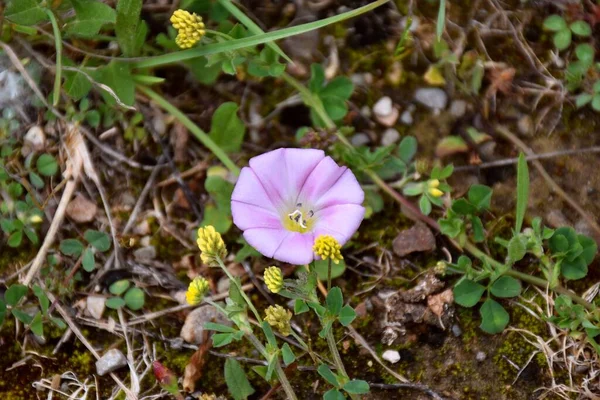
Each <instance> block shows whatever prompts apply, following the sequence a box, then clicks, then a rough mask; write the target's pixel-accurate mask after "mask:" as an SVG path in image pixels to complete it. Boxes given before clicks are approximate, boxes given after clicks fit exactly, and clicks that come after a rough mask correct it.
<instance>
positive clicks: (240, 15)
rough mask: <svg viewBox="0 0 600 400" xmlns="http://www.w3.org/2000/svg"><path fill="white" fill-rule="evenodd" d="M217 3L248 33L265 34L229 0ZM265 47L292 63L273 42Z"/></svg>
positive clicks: (220, 0)
mask: <svg viewBox="0 0 600 400" xmlns="http://www.w3.org/2000/svg"><path fill="white" fill-rule="evenodd" d="M219 3H220V4H221V5H222V6H223V7H225V9H226V10H227V11H229V12H230V13H231V15H233V16H234V17H235V18H237V20H238V21H240V22H241V23H242V25H244V26H245V27H246V28H248V30H249V31H250V32H252V33H253V34H255V35H262V34H264V33H265V32H264V31H263V30H262V29H261V28H260V26H258V25H257V24H256V23H255V22H254V21H252V19H251V18H250V17H248V16H247V15H246V14H244V12H243V11H242V10H240V9H239V8H238V7H237V6H236V5H235V4H233V3H232V2H231V0H219ZM267 46H269V47H270V48H271V49H272V50H273V51H274V52H275V53H277V54H279V55H280V56H281V57H283V58H284V59H285V60H286V61H287V62H289V63H290V64H293V63H294V62H293V61H292V59H291V58H289V57H288V56H287V54H285V53H284V52H283V50H281V48H280V47H279V46H277V45H276V44H275V43H274V42H268V43H267Z"/></svg>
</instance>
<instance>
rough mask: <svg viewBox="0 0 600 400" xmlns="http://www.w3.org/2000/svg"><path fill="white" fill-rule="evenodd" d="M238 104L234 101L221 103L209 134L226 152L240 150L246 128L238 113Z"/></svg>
mask: <svg viewBox="0 0 600 400" xmlns="http://www.w3.org/2000/svg"><path fill="white" fill-rule="evenodd" d="M237 112H238V105H237V104H235V103H233V102H227V103H223V104H221V106H219V108H217V110H216V111H215V113H214V114H213V118H212V124H211V129H210V133H209V136H210V138H211V139H212V140H213V141H214V142H215V143H216V144H217V145H219V147H221V148H222V149H223V150H224V151H225V152H228V153H234V152H237V151H240V149H241V146H242V142H243V140H244V134H245V133H246V128H245V126H244V124H243V123H242V121H241V120H240V119H239V117H238V115H237Z"/></svg>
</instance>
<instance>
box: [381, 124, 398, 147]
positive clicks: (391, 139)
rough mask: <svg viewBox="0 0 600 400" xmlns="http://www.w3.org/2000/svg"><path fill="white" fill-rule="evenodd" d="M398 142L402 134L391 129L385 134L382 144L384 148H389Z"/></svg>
mask: <svg viewBox="0 0 600 400" xmlns="http://www.w3.org/2000/svg"><path fill="white" fill-rule="evenodd" d="M398 140H400V133H399V132H398V131H397V130H395V129H392V128H390V129H386V131H385V132H383V137H382V138H381V144H382V145H383V146H389V145H392V144H394V143H396V142H397V141H398Z"/></svg>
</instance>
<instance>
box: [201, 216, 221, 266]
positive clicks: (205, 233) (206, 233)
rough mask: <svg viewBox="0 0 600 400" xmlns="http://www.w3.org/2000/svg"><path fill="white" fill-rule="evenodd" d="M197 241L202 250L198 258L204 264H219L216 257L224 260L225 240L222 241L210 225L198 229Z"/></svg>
mask: <svg viewBox="0 0 600 400" xmlns="http://www.w3.org/2000/svg"><path fill="white" fill-rule="evenodd" d="M197 242H198V247H199V248H200V251H201V252H202V254H201V255H200V258H201V259H202V262H203V263H204V264H207V265H210V266H211V267H216V266H218V265H219V263H218V261H217V259H220V260H224V259H225V257H226V256H227V248H226V247H225V242H223V238H222V237H221V234H220V233H219V232H217V231H216V230H215V227H214V226H212V225H208V226H205V227H202V228H200V229H198V240H197Z"/></svg>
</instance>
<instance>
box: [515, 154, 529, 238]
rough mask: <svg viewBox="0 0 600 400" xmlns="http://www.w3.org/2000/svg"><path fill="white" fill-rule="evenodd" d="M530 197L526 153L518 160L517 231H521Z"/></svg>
mask: <svg viewBox="0 0 600 400" xmlns="http://www.w3.org/2000/svg"><path fill="white" fill-rule="evenodd" d="M528 199H529V168H527V160H526V159H525V154H523V153H520V154H519V161H518V162H517V211H516V215H515V233H519V232H521V228H522V227H523V219H524V218H525V211H527V201H528Z"/></svg>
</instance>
